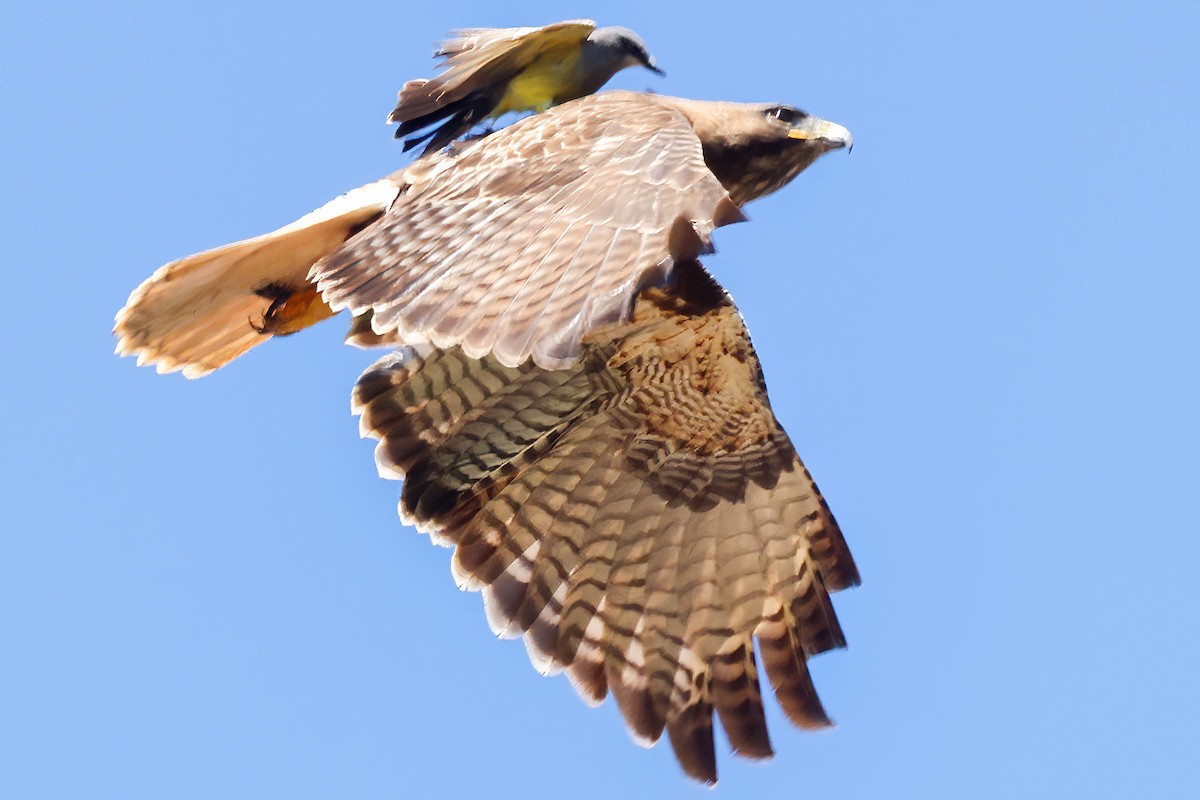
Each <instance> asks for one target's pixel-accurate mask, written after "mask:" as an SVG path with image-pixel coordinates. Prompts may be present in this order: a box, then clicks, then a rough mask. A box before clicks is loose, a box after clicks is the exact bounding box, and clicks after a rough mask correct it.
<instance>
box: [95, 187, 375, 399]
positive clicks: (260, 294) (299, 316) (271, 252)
mask: <svg viewBox="0 0 1200 800" xmlns="http://www.w3.org/2000/svg"><path fill="white" fill-rule="evenodd" d="M397 191H398V189H397V186H396V185H395V183H393V182H392V181H388V180H386V179H385V180H382V181H377V182H375V183H371V184H368V185H366V186H363V187H360V188H358V189H355V190H353V191H351V192H347V193H346V194H344V195H342V196H341V197H338V198H337V199H335V200H333V201H331V202H329V203H327V204H326V205H324V206H322V207H321V208H319V209H317V210H316V211H313V212H312V213H311V214H307V215H305V216H304V217H301V218H300V219H299V220H297V221H296V222H293V223H292V224H291V225H287V226H285V227H283V228H280V229H279V230H277V231H273V232H272V233H268V234H265V235H263V236H257V237H255V238H253V239H246V240H244V241H241V242H235V243H234V244H230V245H226V246H224V247H218V248H216V249H214V250H207V251H205V252H203V253H198V254H196V255H193V256H188V257H187V258H182V259H180V260H178V261H172V262H171V263H170V264H167V265H165V266H163V267H160V268H159V269H158V270H157V271H155V273H154V274H153V275H151V276H150V277H149V278H147V279H146V280H145V281H143V282H142V285H141V286H139V287H138V288H137V289H135V290H134V291H133V293H132V294H131V295H130V296H129V300H128V301H127V302H126V303H125V307H124V308H122V309H121V310H120V311H118V312H117V318H116V324H115V326H114V327H113V333H115V334H116V336H117V353H118V354H120V355H133V356H137V359H138V364H139V365H140V364H153V365H155V366H156V367H157V368H158V371H159V372H176V371H179V370H182V371H183V374H184V375H186V376H187V377H189V378H198V377H200V376H201V375H207V374H208V373H209V372H212V371H213V370H215V369H217V368H218V367H221V366H223V365H225V364H226V363H228V362H229V361H232V360H233V359H234V358H237V357H238V356H239V355H241V354H242V353H244V352H246V351H247V350H249V349H250V348H251V347H253V346H254V345H256V344H258V343H259V342H262V341H265V340H266V339H268V338H270V336H271V335H281V334H288V333H294V332H296V331H297V330H300V329H302V328H305V327H307V326H309V325H312V324H313V323H316V322H319V321H320V320H322V319H325V318H327V317H329V316H331V315H332V314H333V312H332V311H331V310H330V309H329V307H328V306H326V305H325V304H324V302H322V301H321V299H320V296H319V295H318V294H317V292H316V289H315V286H313V285H312V284H311V283H309V281H308V272H309V270H310V269H311V268H312V266H313V264H315V263H316V262H317V261H319V260H320V259H321V258H323V257H325V256H327V255H329V254H330V253H331V252H333V251H334V250H336V249H337V248H338V247H339V246H340V245H341V244H342V243H343V242H344V241H346V239H347V238H348V237H350V236H351V235H353V234H354V233H355V232H357V231H359V230H361V229H362V228H363V227H364V226H365V225H367V224H369V223H370V222H371V221H373V220H374V219H376V218H378V217H379V216H380V215H381V214H382V213H383V212H384V211H385V210H386V209H387V207H388V205H390V203H391V201H392V200H393V199H394V198H395V196H396V194H397Z"/></svg>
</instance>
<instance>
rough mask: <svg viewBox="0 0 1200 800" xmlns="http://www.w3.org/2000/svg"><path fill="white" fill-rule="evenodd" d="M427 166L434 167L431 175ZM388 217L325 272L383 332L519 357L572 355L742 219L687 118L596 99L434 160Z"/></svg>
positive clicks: (548, 360) (334, 291)
mask: <svg viewBox="0 0 1200 800" xmlns="http://www.w3.org/2000/svg"><path fill="white" fill-rule="evenodd" d="M421 171H423V173H427V175H426V177H424V178H422V177H419V176H418V174H419V173H420V172H421ZM409 181H410V185H409V187H408V189H407V190H406V191H405V192H404V193H403V194H401V196H400V197H399V198H397V200H396V202H395V203H394V204H393V205H392V207H391V208H390V209H389V211H388V213H387V214H386V215H384V217H383V218H382V219H381V220H380V221H379V222H378V223H376V224H374V225H372V226H371V227H370V228H368V229H367V230H364V231H363V232H362V233H361V234H359V235H357V236H355V237H354V238H352V239H350V240H349V241H348V242H347V243H346V245H345V246H344V247H342V248H341V249H340V250H339V251H338V252H336V253H334V254H332V255H331V256H330V257H329V258H327V259H325V260H323V261H322V262H320V263H318V264H317V265H316V266H315V267H314V268H313V272H312V276H311V277H312V278H313V280H315V281H316V282H317V283H318V285H319V287H320V289H321V291H322V293H323V296H324V298H325V301H326V302H327V303H329V304H330V306H332V307H333V308H334V309H340V308H345V307H349V308H351V309H354V310H355V312H356V313H357V312H360V311H364V310H366V309H368V308H369V309H373V310H374V312H375V317H374V325H375V329H376V330H377V331H379V332H384V331H388V330H392V329H396V330H397V331H398V332H399V334H400V337H401V339H403V340H405V341H409V342H414V341H432V342H433V343H435V344H437V345H438V346H440V347H449V346H453V345H456V344H461V345H462V346H463V348H464V349H465V350H466V352H467V353H468V354H469V355H472V356H480V355H484V354H487V353H494V354H495V355H496V357H497V358H498V359H499V360H500V361H501V362H502V363H504V364H507V365H515V364H519V363H520V362H522V361H524V360H525V359H526V358H528V357H529V356H530V355H531V354H532V356H533V358H534V360H535V361H536V362H537V363H538V364H539V365H540V366H543V367H548V368H556V367H562V366H564V365H566V364H569V363H570V362H571V361H572V360H573V359H574V358H575V357H576V356H577V355H578V353H579V345H580V341H581V339H582V338H583V336H584V334H585V333H586V332H587V331H589V330H591V329H593V328H595V327H597V326H599V325H603V324H607V323H611V322H616V321H618V320H621V319H624V318H625V317H626V315H627V314H628V311H629V306H630V304H631V301H632V298H633V296H634V294H635V293H636V292H637V290H638V288H639V287H640V284H641V283H642V281H643V280H644V279H646V278H647V277H649V276H654V277H661V274H663V273H666V272H669V270H670V266H671V264H672V258H673V257H681V258H695V257H696V256H697V255H699V254H700V253H701V252H704V251H705V250H706V249H708V239H707V235H708V232H709V231H710V230H711V229H712V228H713V227H714V226H716V225H721V224H726V223H728V222H733V221H736V220H739V219H742V218H743V217H742V216H741V212H740V211H739V210H738V208H737V206H735V205H734V204H733V202H732V201H731V200H730V199H729V196H728V194H727V193H726V192H725V189H724V188H723V187H722V186H721V183H720V182H719V181H718V180H717V179H716V177H714V176H713V174H712V172H711V171H709V169H708V167H707V166H706V165H705V162H704V156H703V153H702V151H701V146H700V141H699V139H698V138H697V136H696V134H695V131H694V130H693V128H692V126H691V124H690V123H689V122H688V120H687V118H686V117H685V116H684V115H683V114H682V113H681V112H680V111H678V110H677V109H676V108H674V107H672V106H671V105H669V104H667V103H664V102H661V101H659V100H658V99H656V98H655V97H653V96H651V95H640V94H634V93H630V92H609V93H605V94H600V95H590V96H588V97H584V98H581V99H579V100H576V101H573V102H571V103H566V104H564V105H561V106H558V107H556V108H554V109H551V110H550V111H548V112H546V113H544V114H538V115H536V116H533V117H529V118H527V119H524V120H521V121H520V122H518V123H516V124H515V125H512V126H511V127H509V128H506V129H504V130H501V131H498V132H496V133H494V134H492V135H491V136H489V137H487V138H486V139H483V140H482V141H479V142H477V143H475V144H474V145H472V146H469V147H467V148H464V150H463V151H462V152H460V153H458V154H453V153H452V154H447V155H442V156H440V157H438V158H437V159H433V160H430V159H422V160H421V161H418V162H417V164H416V165H414V168H413V169H410V170H409Z"/></svg>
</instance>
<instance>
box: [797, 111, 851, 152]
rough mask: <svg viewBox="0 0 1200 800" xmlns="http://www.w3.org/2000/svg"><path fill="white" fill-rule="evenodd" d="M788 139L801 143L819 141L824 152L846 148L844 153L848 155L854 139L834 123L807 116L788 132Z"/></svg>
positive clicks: (848, 132)
mask: <svg viewBox="0 0 1200 800" xmlns="http://www.w3.org/2000/svg"><path fill="white" fill-rule="evenodd" d="M788 138H789V139H801V140H803V141H820V142H821V143H823V144H824V145H825V149H826V150H836V149H838V148H839V147H844V148H846V152H847V153H849V152H850V151H851V150H853V149H854V137H853V136H851V135H850V131H848V130H846V129H845V128H843V127H842V126H841V125H838V124H837V123H836V122H830V121H829V120H827V119H821V118H820V117H812V116H809V117H805V118H804V119H802V120H800V121H799V122H797V123H796V124H795V125H793V126H792V128H791V130H789V131H788Z"/></svg>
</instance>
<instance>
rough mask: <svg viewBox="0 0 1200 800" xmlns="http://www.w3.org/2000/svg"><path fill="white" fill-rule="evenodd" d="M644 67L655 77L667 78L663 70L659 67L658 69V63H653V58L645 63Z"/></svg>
mask: <svg viewBox="0 0 1200 800" xmlns="http://www.w3.org/2000/svg"><path fill="white" fill-rule="evenodd" d="M644 66H645V67H646V69H648V70H650V71H651V72H653V73H654V74H655V75H661V76H662V77H664V78H665V77H666V76H667V73H666V71H665V70H663V69H662V68H661V67H659V66H658V62H657V61H655V60H654V59H653V58H652V59H650V60H649V61H646V62H645V64H644Z"/></svg>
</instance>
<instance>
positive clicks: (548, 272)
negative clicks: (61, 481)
mask: <svg viewBox="0 0 1200 800" xmlns="http://www.w3.org/2000/svg"><path fill="white" fill-rule="evenodd" d="M851 141H852V140H851V137H850V134H849V132H848V131H847V130H846V129H845V128H843V127H842V126H840V125H837V124H835V123H832V122H829V121H826V120H822V119H819V118H817V117H813V116H811V115H809V114H806V113H805V112H803V111H800V110H799V109H796V108H792V107H790V106H783V105H776V104H758V105H753V104H738V103H718V102H704V101H696V100H685V99H680V98H672V97H662V96H657V95H645V94H635V93H629V92H611V93H605V94H600V95H590V96H587V97H583V98H580V99H577V100H574V101H571V102H567V103H564V104H562V105H559V106H556V107H554V108H552V109H550V110H549V111H547V112H545V113H542V114H538V115H535V116H532V117H528V118H526V119H523V120H521V121H519V122H517V123H515V124H514V125H512V126H510V127H508V128H505V129H503V130H501V131H498V132H495V133H493V134H491V135H489V136H486V137H483V138H481V139H477V140H473V141H470V142H465V143H461V144H457V145H455V146H453V147H451V148H449V149H447V150H444V151H439V152H431V153H429V154H427V155H423V156H422V157H421V158H419V159H418V160H417V161H415V162H414V163H413V164H412V165H411V166H409V167H407V168H406V169H403V170H400V171H399V172H397V173H394V174H393V175H391V176H388V177H387V178H384V179H382V180H380V181H376V182H375V183H372V184H368V185H367V186H363V187H360V188H359V189H355V190H354V191H352V192H349V193H347V194H346V195H343V196H342V197H340V198H337V199H336V200H334V201H332V202H331V203H329V204H328V205H326V206H324V207H323V208H321V209H318V210H317V211H314V212H312V213H311V214H309V215H307V216H305V217H303V218H301V219H300V220H298V221H296V222H295V223H293V224H291V225H288V226H286V227H284V228H281V229H279V230H277V231H275V232H273V233H270V234H267V235H265V236H261V237H257V238H254V239H249V240H246V241H243V242H237V243H235V244H231V245H228V246H226V247H222V248H217V249H215V250H211V251H208V252H205V253H200V254H198V255H195V256H191V257H188V258H185V259H182V260H180V261H177V262H173V263H171V264H168V265H166V266H164V267H162V268H161V269H159V270H158V271H157V272H156V273H154V275H152V276H151V277H150V278H149V279H148V280H147V281H146V282H144V283H143V284H142V285H141V286H140V287H139V288H138V289H136V290H135V291H134V293H133V294H132V295H131V296H130V299H129V302H128V303H127V304H126V306H125V308H123V309H122V310H121V311H120V312H119V313H118V315H117V322H116V328H115V332H116V333H117V335H118V338H119V341H118V352H121V353H125V354H136V355H137V356H138V360H139V363H151V364H156V365H157V367H158V369H159V371H163V372H166V371H174V370H179V369H182V370H183V372H184V374H185V375H187V376H188V377H196V376H199V375H202V374H205V373H207V372H210V371H212V370H213V369H216V368H218V367H220V366H222V365H223V364H225V363H227V362H228V361H230V360H231V359H233V358H235V357H236V356H238V355H239V354H241V353H243V352H245V351H246V350H247V349H249V348H250V347H252V346H253V345H255V344H256V343H258V342H261V341H265V340H266V339H267V338H270V337H271V336H273V335H284V334H289V333H293V332H295V331H298V330H300V329H302V328H304V327H306V326H308V325H310V324H313V323H314V322H316V321H318V320H320V319H324V318H326V317H328V316H331V315H332V314H333V313H334V312H336V311H338V310H341V309H344V308H345V309H350V311H351V312H352V313H353V314H354V315H355V319H354V323H353V326H352V329H351V335H350V338H351V339H352V341H356V342H359V343H366V344H384V343H400V344H403V345H405V346H404V347H403V348H402V349H401V350H399V351H398V352H397V353H395V354H393V355H391V356H388V357H385V358H384V359H383V360H382V361H380V362H379V363H377V364H376V365H375V366H374V367H372V368H371V369H369V370H368V371H367V372H366V373H365V374H364V375H363V376H362V378H360V380H359V381H358V383H357V385H356V387H355V390H354V396H353V405H354V409H355V410H356V411H357V412H358V413H359V414H360V415H361V425H362V430H363V432H364V433H366V434H367V435H371V436H374V437H376V438H378V439H379V440H380V443H379V445H378V447H377V450H376V454H377V461H378V464H379V467H380V471H381V472H382V473H383V474H385V475H386V476H389V477H398V478H402V479H403V481H404V484H403V487H402V490H401V500H400V513H401V516H402V518H403V519H405V520H406V521H408V522H411V523H412V524H414V525H415V526H416V527H417V528H419V529H421V530H423V531H427V532H429V533H431V534H432V535H433V536H434V537H435V539H436V540H437V541H439V542H441V543H443V544H448V545H453V546H454V547H455V548H456V549H455V555H454V559H453V563H454V574H455V576H456V577H457V579H458V581H459V583H460V585H461V586H462V587H463V588H468V589H478V590H481V591H482V592H483V593H484V599H485V605H486V608H487V614H488V619H489V621H490V622H491V624H492V626H493V627H494V628H495V629H496V630H497V631H498V632H500V633H501V634H503V635H511V636H523V637H524V640H525V643H526V645H527V648H528V650H529V653H530V656H531V658H532V660H533V662H534V664H535V665H536V666H537V667H538V668H539V669H541V670H542V671H544V672H547V673H549V672H553V671H556V670H565V671H566V672H567V674H568V676H570V678H571V680H572V682H573V683H574V684H575V686H576V687H577V688H578V689H579V691H580V693H581V694H582V695H583V696H584V697H585V699H588V700H591V701H596V702H598V701H599V700H601V699H602V698H603V697H604V696H605V694H606V693H607V692H609V691H611V692H612V694H613V695H614V697H615V698H616V701H617V705H618V706H619V708H620V710H621V713H622V715H623V716H624V718H625V720H626V722H627V724H628V726H629V728H630V730H631V731H632V732H633V734H634V736H635V737H636V738H638V740H639V741H642V742H645V743H652V742H654V741H655V740H657V739H658V738H659V737H660V736H661V734H662V733H663V732H664V731H666V733H667V734H668V737H669V738H670V740H671V743H672V746H673V748H674V750H675V753H676V755H677V756H678V758H679V761H680V763H681V764H682V766H683V768H684V770H685V771H686V772H687V774H689V775H691V776H692V777H694V778H697V779H699V780H701V781H705V782H709V783H712V782H715V781H716V776H717V773H716V759H715V755H714V747H713V739H712V726H713V722H712V717H713V712H714V711H715V712H716V714H717V717H718V718H719V720H720V721H721V724H722V726H723V727H724V729H725V730H726V732H727V733H728V735H729V738H730V741H731V743H732V745H733V747H734V749H735V750H736V751H737V752H738V753H739V754H741V755H744V756H747V757H751V758H765V757H767V756H769V755H771V752H772V750H771V745H770V741H769V738H768V736H767V730H766V724H765V720H764V713H763V705H762V697H761V695H762V692H761V688H760V682H759V678H758V666H757V663H758V659H756V657H755V654H754V649H755V642H757V646H758V650H759V657H760V658H761V662H762V665H763V667H764V668H765V674H766V677H767V679H768V681H769V682H770V684H771V686H772V688H773V689H774V691H775V695H776V697H777V698H778V700H779V702H780V705H781V706H782V707H783V709H784V711H785V713H786V714H787V715H788V717H789V719H791V720H792V721H793V722H794V723H796V724H797V725H800V726H802V727H820V726H822V725H826V724H828V718H827V716H826V715H825V712H824V710H823V708H822V706H821V704H820V701H819V700H818V698H817V695H816V691H815V689H814V688H813V685H812V681H811V678H810V676H809V673H808V668H807V659H808V658H809V657H811V656H813V655H815V654H817V653H821V652H824V651H826V650H828V649H830V648H833V647H837V646H840V645H842V644H843V641H844V640H843V637H842V633H841V629H840V627H839V626H838V623H837V619H836V616H835V615H834V613H833V608H832V605H831V603H830V599H829V594H830V593H831V592H834V591H837V590H839V589H842V588H845V587H847V586H850V585H853V584H855V583H857V582H858V573H857V570H856V568H855V566H854V562H853V559H852V558H851V556H850V554H849V551H848V550H847V547H846V544H845V541H844V540H843V538H842V535H841V533H840V531H839V529H838V527H837V524H836V522H835V521H834V519H833V516H832V515H831V514H830V512H829V509H828V508H827V507H826V505H825V502H824V500H823V499H822V498H821V495H820V493H819V492H818V491H817V489H816V486H815V485H814V484H813V482H812V479H811V477H810V476H809V474H808V472H807V470H806V469H805V468H804V465H803V464H802V463H801V461H800V459H799V457H798V456H797V455H796V452H795V449H794V448H793V446H792V444H791V442H790V440H789V439H788V437H787V434H786V433H784V431H783V429H782V427H781V426H780V425H779V423H778V421H777V420H776V419H775V417H774V415H773V413H772V412H771V409H770V404H769V402H768V399H767V394H766V385H765V383H764V380H763V377H762V370H761V368H760V366H759V363H758V360H757V358H756V356H755V354H754V350H753V348H752V346H751V344H750V339H749V336H748V334H747V333H746V329H745V326H744V325H743V323H742V320H741V317H740V316H739V315H738V313H737V310H736V309H735V308H734V306H733V304H732V301H731V300H730V299H729V297H728V296H727V295H726V294H725V293H724V291H723V290H722V289H721V288H720V287H719V286H718V285H717V284H716V282H715V281H714V280H713V279H712V278H711V277H710V276H709V275H708V274H707V273H706V272H705V271H704V270H703V268H702V267H701V266H700V264H699V262H698V258H699V257H700V256H702V255H704V254H705V253H708V252H710V251H711V250H712V244H711V236H710V234H711V232H712V230H713V229H715V228H717V227H719V226H721V225H725V224H729V223H732V222H737V221H740V220H742V219H744V217H743V215H742V211H741V208H742V206H743V205H744V204H745V203H747V202H749V201H750V200H753V199H755V198H757V197H761V196H763V195H765V194H768V193H770V192H773V191H775V190H777V189H779V188H781V187H782V186H784V185H785V184H787V183H788V182H789V181H791V180H792V179H793V178H794V177H796V175H798V174H799V173H800V172H802V171H803V170H804V169H805V168H807V167H808V166H809V165H810V164H812V163H813V161H815V160H816V159H817V158H818V157H819V156H821V155H822V154H824V153H827V152H830V151H832V150H835V149H838V148H847V149H848V148H849V146H850V145H851Z"/></svg>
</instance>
